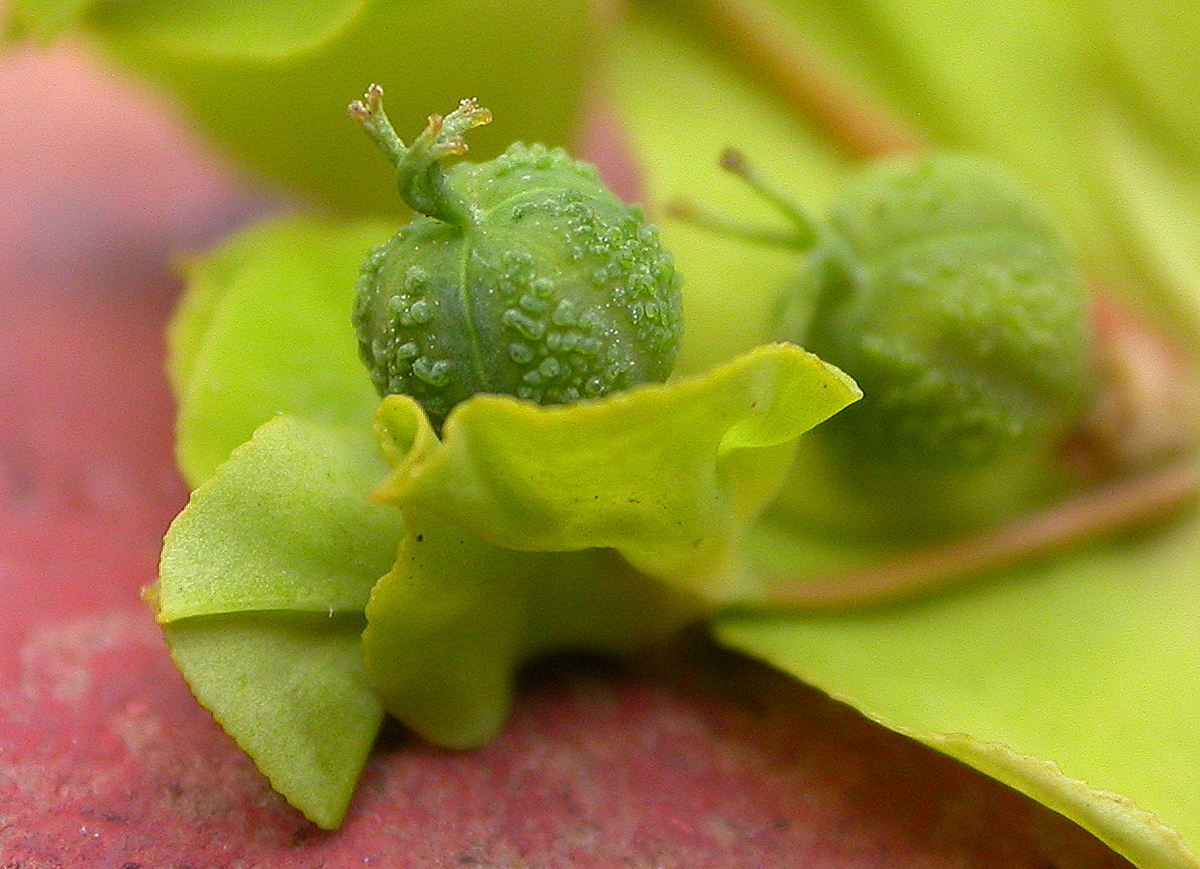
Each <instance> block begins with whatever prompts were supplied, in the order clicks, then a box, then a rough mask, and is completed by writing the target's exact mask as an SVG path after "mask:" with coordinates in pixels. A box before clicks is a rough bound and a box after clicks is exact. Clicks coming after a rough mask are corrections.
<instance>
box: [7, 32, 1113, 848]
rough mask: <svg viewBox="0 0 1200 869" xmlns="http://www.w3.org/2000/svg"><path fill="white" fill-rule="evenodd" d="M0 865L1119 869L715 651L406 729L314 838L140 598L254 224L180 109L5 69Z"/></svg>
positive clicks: (113, 88)
mask: <svg viewBox="0 0 1200 869" xmlns="http://www.w3.org/2000/svg"><path fill="white" fill-rule="evenodd" d="M0 160H2V161H3V165H2V171H0V600H2V601H3V618H0V867H6V869H16V867H20V869H34V867H38V869H48V867H70V869H74V867H118V869H122V867H123V869H151V867H154V869H168V867H178V869H183V867H214V869H215V867H229V869H233V867H240V869H248V867H278V869H288V867H297V869H300V867H303V869H317V867H326V869H340V867H369V866H376V867H450V866H454V867H464V866H465V867H505V869H518V867H545V869H558V867H562V869H567V867H579V869H591V867H596V869H601V867H603V869H610V867H611V869H618V867H621V869H629V867H646V869H650V867H655V869H673V867H681V869H682V867H687V869H697V867H707V869H735V867H736V869H755V867H763V869H765V867H829V869H833V867H838V869H868V867H888V869H917V867H922V869H926V867H927V869H932V867H955V869H974V867H980V869H982V867H989V869H1051V867H1055V869H1083V867H1088V869H1117V867H1122V866H1126V865H1127V864H1126V863H1124V861H1122V860H1120V859H1119V858H1117V857H1116V856H1115V855H1113V854H1112V853H1111V852H1109V851H1108V850H1107V849H1106V848H1104V847H1103V846H1102V845H1100V844H1099V843H1097V842H1096V841H1095V840H1094V839H1092V838H1091V837H1090V836H1088V835H1086V834H1084V833H1083V832H1082V831H1080V830H1079V829H1078V828H1076V827H1074V826H1073V825H1071V824H1069V823H1067V822H1065V821H1064V820H1062V819H1061V818H1059V817H1058V816H1056V815H1054V814H1052V813H1050V812H1048V811H1046V810H1044V809H1042V808H1041V807H1040V806H1037V805H1035V804H1033V803H1031V802H1030V801H1028V800H1026V799H1024V798H1022V797H1020V796H1018V795H1016V794H1014V793H1013V792H1011V791H1009V790H1007V789H1005V788H1003V787H1001V786H999V785H997V784H995V783H994V782H992V781H990V780H988V779H986V778H984V777H982V776H980V775H977V774H976V773H974V772H972V771H970V770H967V769H965V768H963V767H961V766H959V765H958V764H956V763H953V762H951V761H949V760H947V759H945V758H942V757H940V756H938V755H936V754H934V753H932V752H930V751H928V750H926V749H924V748H922V747H920V746H918V745H916V744H914V743H911V742H909V741H907V740H905V739H902V738H901V737H899V736H896V735H895V734H892V733H889V732H887V731H884V730H882V729H880V728H877V727H875V726H874V725H872V724H870V723H868V722H866V721H864V720H863V719H862V718H861V717H859V716H858V715H857V714H855V713H854V712H853V711H851V710H849V709H847V708H845V707H842V706H839V705H837V704H835V703H832V702H830V701H829V700H828V699H826V698H824V697H823V696H821V695H819V694H818V693H817V692H815V691H811V690H809V689H806V688H804V687H803V686H799V685H795V684H793V683H791V682H790V681H788V680H786V679H784V678H782V677H778V676H776V675H775V674H772V673H770V672H768V671H767V670H766V669H764V668H760V667H757V666H754V665H752V664H749V663H747V662H744V661H741V660H739V659H737V658H735V657H733V656H729V655H725V654H722V653H719V652H716V651H714V650H712V649H711V648H708V647H707V646H705V645H704V644H703V643H702V642H693V643H685V644H682V645H681V647H680V648H679V649H676V650H674V651H672V652H671V653H669V654H664V655H663V656H662V657H661V658H659V659H656V660H653V661H645V662H641V663H639V664H636V665H633V666H629V667H617V666H615V665H608V664H597V663H594V662H593V663H587V662H558V663H555V664H551V665H547V666H545V667H542V668H540V669H539V670H538V671H537V672H535V673H533V674H531V675H530V678H529V679H528V680H527V684H526V685H525V688H524V690H523V692H522V696H521V699H520V702H519V704H518V708H517V713H516V715H515V717H514V719H513V721H512V723H511V726H509V727H508V729H507V730H506V731H505V733H504V735H503V736H502V737H501V738H500V739H499V740H498V741H497V742H496V743H495V744H494V745H492V746H490V747H488V748H486V749H483V750H480V751H476V752H471V753H464V754H455V753H450V752H445V751H439V750H436V749H433V748H431V747H429V746H427V745H424V744H421V743H419V742H418V741H416V740H414V739H412V738H411V737H409V736H407V735H406V734H404V733H403V732H401V731H400V730H399V728H393V729H390V730H388V731H387V732H386V733H385V735H384V738H383V739H382V740H381V744H380V746H379V748H378V750H377V752H376V753H375V755H374V758H373V760H372V762H371V764H370V766H369V768H368V770H367V773H366V775H365V778H364V780H363V782H362V784H361V786H360V789H359V794H358V797H357V799H356V801H355V803H354V805H353V807H352V809H351V812H350V815H349V817H348V819H347V822H346V825H345V827H344V828H343V829H342V830H341V831H339V832H336V833H324V832H321V831H318V830H317V829H315V828H314V827H312V826H311V825H309V824H307V823H306V822H305V821H304V820H303V819H302V818H301V817H300V816H299V815H298V814H297V813H295V812H294V811H292V810H291V809H290V808H288V807H287V806H286V805H285V804H284V803H283V802H282V800H280V799H279V798H278V797H277V796H276V795H275V794H274V793H273V792H272V791H271V790H270V789H269V787H268V786H267V785H266V783H265V781H264V779H263V778H262V777H261V776H259V774H258V773H257V772H256V771H255V769H254V767H253V765H252V764H251V763H250V761H249V760H248V759H247V758H246V757H245V756H243V755H242V754H240V753H239V752H238V750H237V749H236V748H235V747H234V745H233V744H232V742H231V740H229V739H228V738H227V737H226V736H225V735H224V734H223V733H222V732H221V731H220V729H219V728H218V727H216V726H215V725H214V724H213V722H212V720H211V719H210V718H209V716H208V715H207V713H205V712H204V711H203V710H202V709H200V708H199V707H198V706H197V705H196V704H195V702H194V701H193V700H192V698H191V696H190V694H189V693H188V691H187V689H186V687H185V686H184V684H183V682H182V680H181V679H180V678H179V676H178V675H177V674H176V672H175V670H174V669H173V667H172V666H171V664H170V662H169V660H168V658H167V655H166V651H165V648H164V646H163V643H162V640H161V638H160V635H159V633H158V630H157V628H156V626H155V625H154V622H153V620H152V618H151V615H150V612H149V610H148V609H147V608H146V607H145V606H144V605H143V604H142V603H141V602H140V600H139V597H138V593H139V590H140V589H141V588H142V587H143V586H144V585H146V584H147V583H149V582H150V581H151V580H152V579H153V577H154V571H155V562H156V557H157V548H158V544H159V540H160V538H161V534H162V532H163V530H164V529H165V527H166V525H167V523H168V522H169V521H170V519H171V517H172V516H173V515H174V513H175V512H176V511H177V510H178V509H179V507H180V506H181V505H182V504H183V501H184V499H185V492H184V488H183V485H182V483H181V482H180V481H179V479H178V478H177V476H176V474H175V471H174V468H173V464H172V461H171V454H170V439H171V438H170V429H171V405H170V398H169V395H168V391H167V389H166V386H165V384H164V381H163V377H162V355H163V347H162V341H161V330H162V326H163V322H164V320H165V317H166V316H167V314H168V312H169V309H170V306H171V304H172V299H173V296H174V293H175V292H176V290H177V287H176V286H175V285H174V283H173V281H172V279H171V278H170V277H169V271H168V270H167V267H166V261H167V252H168V251H169V250H171V249H173V248H175V247H178V246H180V245H183V246H186V245H191V244H197V243H200V242H202V241H203V240H205V239H207V238H211V237H212V236H214V234H216V233H218V232H219V231H220V230H221V228H222V227H227V226H230V225H232V223H233V222H234V221H236V219H237V218H238V216H239V215H241V214H244V213H246V210H247V208H248V207H249V206H248V204H247V203H248V200H247V198H246V197H245V196H244V195H243V194H242V193H240V192H239V190H238V188H237V187H236V186H235V185H234V184H233V183H232V181H231V180H230V176H229V175H228V173H227V172H225V171H224V170H222V169H221V168H219V167H218V166H216V165H215V164H214V163H213V162H212V160H211V158H209V157H208V156H207V155H206V153H205V152H204V151H203V150H202V149H201V148H199V147H198V146H197V145H196V144H195V142H194V141H192V140H190V139H188V138H187V137H186V136H182V134H181V133H180V132H179V130H178V129H177V127H176V126H175V124H174V122H173V121H172V120H171V116H170V115H169V113H167V112H166V111H165V110H164V108H163V107H162V106H160V105H157V104H155V103H148V102H147V101H146V100H145V97H144V96H142V95H138V94H136V93H133V92H132V91H130V90H129V89H127V88H125V87H123V86H118V85H115V84H114V83H112V82H111V81H110V80H109V79H107V78H106V77H104V76H102V75H100V74H98V73H97V72H96V71H95V69H94V68H93V67H92V66H91V65H89V64H88V63H85V62H83V61H81V60H79V59H78V57H77V56H76V55H75V54H73V53H72V52H70V51H55V52H54V53H53V54H51V55H47V56H41V55H35V54H29V53H25V54H21V55H17V56H13V57H8V58H2V59H0Z"/></svg>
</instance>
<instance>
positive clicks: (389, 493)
mask: <svg viewBox="0 0 1200 869" xmlns="http://www.w3.org/2000/svg"><path fill="white" fill-rule="evenodd" d="M858 395H859V393H858V390H857V388H856V387H855V386H854V384H853V383H852V382H851V381H850V380H849V379H848V378H846V377H845V376H844V375H843V374H841V373H840V372H838V371H837V370H836V369H833V368H831V367H830V366H827V365H825V364H824V363H822V362H820V361H819V360H817V359H816V357H814V356H812V355H811V354H808V353H805V352H804V351H802V350H800V349H799V348H797V347H795V346H794V345H769V346H764V347H760V348H757V349H756V350H754V351H751V352H750V353H748V354H746V355H744V356H742V357H739V358H738V359H736V360H734V361H733V362H730V363H728V364H727V365H725V366H722V367H720V368H718V369H715V370H714V371H712V372H710V373H709V374H707V375H704V376H701V377H696V378H693V379H688V380H682V381H677V382H675V383H671V384H667V385H652V386H644V387H639V388H637V389H633V390H630V391H628V392H625V393H621V394H617V395H613V396H610V397H608V398H606V399H604V400H602V401H595V402H579V403H577V404H572V405H565V406H557V407H541V406H538V405H533V404H529V403H527V402H521V401H517V400H516V399H512V398H509V397H505V396H490V395H479V396H475V397H474V398H471V399H469V400H467V401H466V402H463V403H462V404H460V405H459V406H458V407H456V408H455V409H454V410H453V411H452V412H451V414H450V416H449V417H447V419H446V423H445V427H444V429H443V436H444V437H443V439H442V440H438V438H437V437H436V436H435V435H434V434H433V431H432V429H431V428H430V425H429V421H428V419H427V418H426V416H425V414H424V412H423V411H422V410H421V408H420V406H419V405H418V404H417V403H416V402H415V401H413V400H412V399H411V398H408V397H407V396H389V397H388V398H387V399H385V401H384V403H383V405H382V406H381V408H380V416H379V422H380V435H381V438H382V439H383V444H384V451H385V453H386V454H387V455H388V457H389V459H390V460H391V462H392V463H393V470H392V474H391V476H390V477H389V478H388V480H387V481H386V482H385V483H384V484H383V485H382V486H381V487H380V488H379V489H378V490H377V492H376V497H377V498H379V499H380V500H382V501H384V502H386V503H391V504H394V505H395V506H397V507H399V508H400V510H401V511H402V512H403V514H404V517H405V526H406V529H407V531H406V536H405V539H404V541H403V543H402V544H401V547H400V552H399V555H398V557H397V560H396V564H395V567H394V568H393V570H392V572H391V573H389V574H388V575H387V576H386V577H384V578H383V580H381V581H380V583H379V584H378V585H377V586H376V587H375V590H374V591H373V592H372V596H371V602H370V604H369V606H368V607H367V620H368V627H367V630H366V632H365V633H364V635H363V644H364V650H365V654H366V659H367V669H368V672H369V673H370V676H371V681H372V684H374V685H375V687H376V689H377V690H378V691H379V693H380V695H381V696H382V697H383V699H384V704H385V706H386V707H387V709H388V711H389V712H390V713H391V714H392V715H394V716H395V717H397V718H399V719H400V720H402V721H404V722H405V723H406V724H408V725H410V726H411V727H413V728H414V729H416V730H417V731H418V732H420V733H421V734H423V735H424V736H426V737H427V738H428V739H431V740H432V741H434V742H437V743H439V744H443V745H451V746H454V747H468V746H473V745H479V744H481V743H483V742H486V741H487V740H488V739H490V738H491V737H492V736H494V735H495V733H496V731H497V729H498V728H499V727H500V725H501V724H502V723H503V720H504V717H505V715H506V714H507V710H508V705H509V702H510V697H511V685H512V678H513V673H514V671H515V669H516V668H517V667H518V666H519V665H520V664H521V663H522V662H523V661H524V660H526V659H527V658H528V657H530V656H532V655H536V654H542V653H546V652H551V651H561V650H563V649H578V648H583V649H589V650H596V651H605V652H623V651H629V650H630V649H633V648H637V647H638V646H641V645H645V644H646V643H649V642H652V641H655V640H658V639H661V638H663V637H665V636H669V635H670V634H671V633H673V632H674V631H676V630H678V629H679V627H680V626H681V625H682V624H683V623H684V622H685V621H688V620H691V619H693V618H695V617H697V616H698V615H699V614H700V613H701V612H703V611H704V610H705V609H706V608H708V607H711V605H712V602H713V601H716V600H719V599H722V598H724V597H726V596H728V595H735V596H740V595H745V594H746V593H747V592H746V591H745V590H744V589H741V588H739V587H738V586H739V582H740V576H739V574H738V571H737V570H736V566H735V565H734V564H733V562H732V555H733V546H734V543H735V542H736V540H737V537H738V536H739V534H740V533H741V531H742V530H743V529H744V528H745V526H746V524H747V523H748V522H750V521H751V520H752V519H753V517H754V516H755V515H756V514H757V513H758V511H759V510H761V509H762V507H763V506H764V505H765V504H766V503H767V502H768V501H769V500H770V498H771V497H772V495H773V494H774V492H775V490H776V488H777V487H778V485H779V483H780V481H781V480H782V479H783V475H784V474H785V473H786V472H787V468H788V465H789V463H790V459H791V454H792V451H793V449H794V446H795V441H796V438H797V437H798V436H799V435H800V434H802V433H803V432H805V431H807V430H808V429H809V428H811V427H812V426H813V425H816V424H817V423H818V422H820V421H822V420H823V419H825V418H827V417H828V416H829V415H831V414H833V413H836V412H837V411H838V410H840V409H841V408H842V407H844V406H845V405H846V404H848V403H849V402H851V401H854V400H855V399H856V398H857V397H858Z"/></svg>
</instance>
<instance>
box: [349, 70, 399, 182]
mask: <svg viewBox="0 0 1200 869" xmlns="http://www.w3.org/2000/svg"><path fill="white" fill-rule="evenodd" d="M346 111H347V113H349V115H350V117H352V118H354V120H356V121H358V122H359V123H360V124H362V127H363V129H364V130H366V131H367V135H368V136H370V137H371V141H373V142H374V143H375V144H376V145H378V146H379V150H381V151H383V153H384V154H386V155H387V157H388V159H389V160H391V161H392V165H393V166H399V165H400V161H401V160H403V159H404V155H405V154H407V153H408V146H406V145H405V144H404V142H402V141H401V140H400V137H399V136H397V135H396V131H395V130H394V129H393V128H392V122H391V121H390V120H388V116H387V113H386V112H385V111H384V110H383V88H382V87H380V86H379V85H377V84H373V85H371V86H370V87H369V88H367V92H366V94H364V95H363V98H362V99H361V100H355V101H354V102H352V103H351V104H350V105H349V107H348V108H347V109H346Z"/></svg>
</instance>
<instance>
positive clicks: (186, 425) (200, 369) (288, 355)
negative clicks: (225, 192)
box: [169, 218, 390, 485]
mask: <svg viewBox="0 0 1200 869" xmlns="http://www.w3.org/2000/svg"><path fill="white" fill-rule="evenodd" d="M389 234H390V233H389V228H388V227H387V226H386V225H384V224H379V223H362V224H341V223H337V222H322V221H318V220H313V219H304V218H286V219H282V220H275V221H268V222H266V223H263V224H259V225H256V226H253V227H251V228H250V229H248V230H246V231H244V232H242V233H240V234H238V235H236V236H234V237H233V238H231V239H229V240H228V241H226V242H225V243H224V244H222V245H221V246H220V247H219V248H218V249H217V250H215V251H212V252H210V253H208V254H205V255H204V256H200V257H196V258H194V259H192V260H191V261H190V262H188V263H187V264H186V265H185V274H186V279H187V284H188V287H187V293H186V295H185V296H184V300H183V302H182V303H181V305H180V307H179V309H178V311H177V313H176V316H175V318H174V321H173V322H172V324H171V330H170V335H169V339H170V349H171V357H170V358H171V362H170V367H169V370H170V374H171V380H172V385H173V386H174V388H175V393H176V398H177V401H178V402H179V415H178V439H177V444H176V450H177V454H178V458H179V464H180V467H181V469H182V470H183V472H184V476H185V477H186V478H187V479H188V481H189V482H191V483H192V485H197V484H198V483H200V482H202V481H203V480H205V479H207V478H208V477H209V476H211V474H212V473H213V471H214V469H215V468H216V467H217V465H219V464H220V463H221V462H223V461H224V460H225V458H226V457H227V456H228V455H229V453H230V451H231V450H232V449H233V448H234V447H236V446H238V445H239V444H241V443H243V442H245V441H246V440H248V439H249V437H250V435H251V433H252V432H253V431H254V430H255V429H256V428H257V427H258V426H260V425H262V424H263V423H264V422H266V421H267V420H269V419H270V418H271V417H272V416H274V415H275V414H277V413H291V414H294V415H297V416H302V417H305V418H308V419H312V420H317V421H321V422H326V423H329V424H332V425H336V426H340V427H343V428H344V429H345V430H346V431H347V432H357V433H358V434H357V436H358V437H359V438H360V439H361V440H362V442H363V444H364V445H367V444H369V441H370V425H371V423H370V420H371V416H372V414H373V413H374V410H375V407H376V405H377V404H378V398H377V396H376V395H375V391H374V388H373V387H372V386H371V384H370V380H369V379H368V377H367V373H366V370H365V369H364V368H363V367H362V363H361V362H359V360H358V356H357V352H356V349H355V348H356V347H357V340H356V338H355V336H354V329H353V327H352V326H351V324H350V310H351V306H352V304H353V299H354V284H355V280H356V279H357V276H358V268H359V265H360V264H361V263H362V261H363V260H364V259H365V258H366V256H367V253H368V252H369V251H370V249H371V248H372V247H373V246H374V245H376V244H379V243H381V242H382V241H384V240H385V239H386V238H387V237H388V235H389Z"/></svg>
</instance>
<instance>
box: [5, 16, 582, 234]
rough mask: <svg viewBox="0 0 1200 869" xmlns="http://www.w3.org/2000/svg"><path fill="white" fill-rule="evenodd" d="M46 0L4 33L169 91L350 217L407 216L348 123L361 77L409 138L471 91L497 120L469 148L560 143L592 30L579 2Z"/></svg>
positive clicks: (245, 157)
mask: <svg viewBox="0 0 1200 869" xmlns="http://www.w3.org/2000/svg"><path fill="white" fill-rule="evenodd" d="M44 3H46V0H34V2H33V3H30V0H25V2H24V3H22V4H21V6H19V7H18V9H17V11H16V13H15V15H16V17H15V19H14V21H15V23H14V24H12V25H10V30H12V31H15V32H16V33H17V34H20V32H21V31H22V30H23V29H24V30H28V29H29V28H31V27H33V26H34V25H35V24H36V26H37V27H38V28H40V31H41V33H42V35H43V36H50V35H53V34H54V33H56V32H59V31H66V32H71V33H72V34H74V35H77V36H78V37H80V38H81V39H82V40H84V41H85V42H86V43H87V44H89V45H90V46H92V47H94V48H95V49H97V50H98V51H99V52H100V53H101V54H103V55H104V56H106V57H107V58H109V59H111V60H112V61H113V62H114V63H115V64H116V65H118V66H119V67H121V68H122V69H124V70H127V71H129V72H131V73H133V74H135V75H137V76H139V77H141V78H144V79H146V80H148V81H150V82H151V83H153V84H155V85H157V86H159V87H161V88H164V89H166V90H168V91H169V92H170V94H171V96H172V97H173V98H174V99H175V100H177V101H179V102H180V103H181V104H182V105H183V106H184V108H185V109H186V110H187V111H188V112H189V114H190V115H191V117H192V118H193V119H194V120H195V121H197V122H198V124H199V126H200V128H201V129H202V130H203V131H204V132H205V133H206V134H207V135H208V136H210V137H211V138H212V139H213V140H214V141H216V142H217V143H219V144H220V145H221V146H222V147H223V148H225V149H226V150H227V152H228V153H229V154H231V155H232V156H234V157H235V158H237V159H238V160H239V161H240V162H241V164H242V165H243V167H244V168H247V169H249V170H250V171H252V172H255V173H257V174H259V175H261V176H262V177H264V178H268V179H271V180H273V181H275V182H277V183H281V184H284V185H286V186H288V187H289V188H290V189H292V190H293V191H295V192H297V193H299V194H301V195H302V196H304V197H308V198H315V199H316V200H317V201H318V202H319V203H320V204H322V205H325V206H331V207H333V208H336V209H339V210H340V211H342V212H344V213H346V214H357V215H362V214H396V213H400V212H401V211H402V209H401V207H400V204H399V201H398V198H397V196H396V190H395V186H394V183H393V181H392V175H393V172H392V170H391V167H389V165H388V163H387V161H386V160H384V159H383V158H382V157H381V156H380V154H379V153H378V152H377V150H376V149H375V148H374V146H373V145H372V144H371V143H370V142H369V141H368V140H367V137H366V136H364V135H363V134H362V132H361V131H360V130H358V129H357V128H356V125H355V124H354V123H353V122H351V121H350V120H349V119H348V118H347V117H346V112H345V109H346V106H347V104H349V102H350V101H351V100H353V99H355V98H356V97H358V96H359V95H361V94H362V92H363V90H364V89H365V88H366V87H367V86H368V85H369V84H371V83H372V82H378V83H380V84H382V85H384V86H385V87H386V88H387V89H388V113H389V114H390V115H391V118H392V121H393V122H394V123H395V124H396V128H397V130H398V132H399V133H400V135H401V137H402V138H405V139H406V140H407V139H410V138H412V137H414V136H416V135H417V134H418V133H419V132H420V131H421V129H422V128H424V126H425V121H426V118H427V117H428V116H429V115H430V114H432V113H434V112H439V113H445V112H448V111H450V110H451V109H452V108H453V107H454V106H456V105H457V104H458V102H459V100H461V99H463V98H465V97H477V98H478V99H479V101H480V104H481V105H484V106H487V107H488V108H489V109H491V110H492V113H493V115H494V116H495V122H494V123H493V124H492V126H491V127H490V128H489V129H486V130H481V131H479V135H477V136H475V137H474V138H473V139H472V141H471V149H472V153H473V155H478V156H481V157H484V158H486V157H488V156H495V155H496V154H498V153H499V152H500V151H501V150H503V149H504V148H505V147H506V146H507V145H508V144H509V143H510V142H513V141H516V140H518V139H524V140H526V141H541V142H545V143H547V144H559V145H565V144H568V143H570V142H571V141H572V140H573V138H574V137H575V133H576V126H577V121H578V118H579V110H580V100H581V94H582V92H583V90H584V87H585V84H586V82H587V80H588V76H589V74H590V72H591V65H592V61H593V59H594V57H595V52H594V50H593V49H594V48H595V47H596V44H597V42H598V41H599V36H600V34H599V32H598V26H597V22H598V20H599V17H598V16H594V15H593V14H592V13H593V8H592V4H591V3H590V2H588V0H525V2H523V3H520V4H517V5H515V6H514V5H511V4H500V3H495V2H493V0H304V2H296V3H289V2H284V0H270V2H268V3H265V4H264V3H238V2H236V0H203V2H188V0H139V2H137V3H127V2H124V0H102V2H95V3H87V4H83V3H80V4H76V5H74V6H68V5H67V4H65V3H63V4H56V5H54V6H53V7H52V8H47V9H46V10H44V11H39V9H40V7H41V6H42V4H44ZM71 16H74V20H69V19H70V17H71ZM26 19H28V21H27V20H26ZM23 25H24V26H23ZM68 25H70V26H68Z"/></svg>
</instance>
